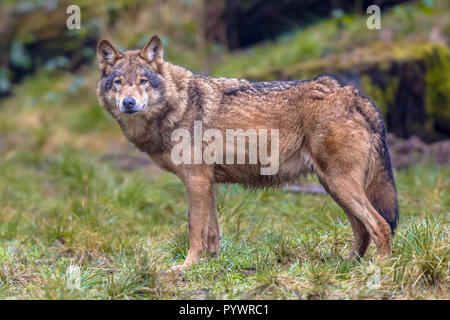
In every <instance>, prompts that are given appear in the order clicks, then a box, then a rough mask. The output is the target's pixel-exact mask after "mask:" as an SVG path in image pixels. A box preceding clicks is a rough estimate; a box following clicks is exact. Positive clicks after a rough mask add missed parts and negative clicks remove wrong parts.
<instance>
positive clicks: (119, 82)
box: [114, 80, 122, 86]
mask: <svg viewBox="0 0 450 320" xmlns="http://www.w3.org/2000/svg"><path fill="white" fill-rule="evenodd" d="M114 84H117V85H118V86H120V85H121V84H122V80H114Z"/></svg>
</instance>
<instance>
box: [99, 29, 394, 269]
mask: <svg viewBox="0 0 450 320" xmlns="http://www.w3.org/2000/svg"><path fill="white" fill-rule="evenodd" d="M97 55H98V59H99V63H100V70H101V72H102V75H101V78H100V80H99V83H98V89H97V94H98V97H99V101H100V103H101V105H102V106H103V107H104V108H105V109H106V110H107V111H108V112H109V113H110V114H111V115H112V116H113V117H114V118H115V119H116V120H117V121H118V123H119V125H120V127H121V129H122V130H123V133H124V135H125V136H126V138H127V139H128V140H129V141H131V142H132V143H133V144H134V145H135V146H136V147H137V148H139V149H140V150H141V151H143V152H146V153H147V154H148V155H149V156H150V157H151V158H152V159H153V161H154V162H155V163H156V164H157V165H158V166H160V167H161V168H163V169H165V170H168V171H170V172H172V173H174V174H176V175H177V176H178V177H179V178H180V179H181V180H182V181H183V183H184V184H185V186H186V190H187V197H188V202H189V210H188V213H189V214H188V215H189V237H190V249H189V253H188V255H187V258H186V261H185V262H184V264H183V265H181V266H177V267H175V268H174V269H176V270H182V269H184V268H187V267H189V266H191V265H192V264H193V263H195V262H197V261H198V260H199V259H200V258H201V256H202V251H203V250H204V249H207V250H208V252H209V253H210V254H212V255H216V254H218V253H219V248H220V229H219V224H218V220H217V213H216V206H215V200H214V184H215V183H239V184H242V185H245V186H249V187H266V186H279V185H283V184H285V183H291V182H293V181H295V180H297V179H298V178H299V177H300V176H301V175H305V174H310V173H315V174H317V176H318V177H319V180H320V181H321V183H322V184H323V185H324V187H325V188H326V190H327V191H328V193H329V194H330V195H331V196H332V197H333V198H334V199H335V201H336V202H337V203H338V204H339V205H340V206H341V207H342V209H343V210H344V211H345V213H346V214H347V216H348V218H349V220H350V223H351V226H352V229H353V232H354V237H355V241H354V244H353V247H352V249H351V251H350V258H353V257H362V256H363V255H364V253H365V252H366V249H367V246H368V245H369V242H370V239H372V240H373V241H374V242H375V244H376V246H377V248H378V250H379V253H380V255H381V256H386V255H388V254H390V252H391V233H393V231H394V229H395V227H396V222H397V219H398V209H397V196H396V189H395V184H394V179H393V175H392V169H391V164H390V158H389V152H388V149H387V145H386V138H385V128H384V124H383V120H382V118H381V116H380V113H379V110H378V109H377V108H376V106H375V105H374V104H373V103H372V102H371V101H370V100H369V99H368V98H366V97H363V96H362V95H360V94H359V93H358V91H357V90H356V89H355V88H353V87H351V86H342V85H340V84H339V83H338V82H337V81H336V80H334V79H333V78H331V77H328V76H320V77H317V78H315V79H312V80H307V81H289V82H281V81H273V82H251V81H247V80H240V79H228V78H210V77H206V76H201V75H197V74H194V73H193V72H191V71H190V70H188V69H186V68H184V67H181V66H177V65H174V64H172V63H170V62H167V61H164V60H163V46H162V43H161V41H160V40H159V38H158V37H157V36H154V37H153V38H152V39H151V40H150V41H149V43H148V44H147V45H146V47H145V48H144V49H142V50H135V51H126V52H119V51H118V50H116V49H115V48H114V47H113V46H112V45H111V44H110V43H109V42H108V41H106V40H101V41H100V43H99V47H98V52H97ZM117 79H119V80H120V81H117ZM142 79H144V80H142ZM119 83H120V84H119ZM130 95H132V96H133V97H135V98H136V100H137V101H142V103H143V104H142V106H143V107H142V108H143V109H142V110H141V111H139V112H137V113H135V114H132V115H130V114H127V113H124V112H121V111H120V110H119V107H118V104H119V103H120V101H121V99H123V97H125V96H130ZM194 121H201V123H202V125H203V130H206V129H208V128H216V129H219V130H221V131H222V132H225V130H226V129H230V128H231V129H235V128H240V129H243V130H247V129H260V128H267V129H278V130H279V170H278V172H277V173H276V174H275V175H261V174H260V167H261V164H260V163H258V164H234V165H231V164H212V165H207V164H205V163H202V164H179V165H176V164H174V163H173V161H172V160H171V150H172V148H173V147H174V145H175V143H176V142H174V141H172V139H171V134H172V132H173V131H174V130H175V129H179V128H185V129H187V130H189V131H190V132H192V130H193V123H194Z"/></svg>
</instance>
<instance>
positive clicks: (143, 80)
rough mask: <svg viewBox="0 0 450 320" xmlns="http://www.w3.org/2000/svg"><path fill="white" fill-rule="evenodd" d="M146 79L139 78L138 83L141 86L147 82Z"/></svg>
mask: <svg viewBox="0 0 450 320" xmlns="http://www.w3.org/2000/svg"><path fill="white" fill-rule="evenodd" d="M147 82H148V81H147V80H145V79H141V81H140V84H141V86H143V85H144V84H147Z"/></svg>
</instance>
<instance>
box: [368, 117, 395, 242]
mask: <svg viewBox="0 0 450 320" xmlns="http://www.w3.org/2000/svg"><path fill="white" fill-rule="evenodd" d="M380 129H382V130H380V131H378V132H377V134H376V135H377V138H378V139H376V140H378V147H377V148H376V156H375V157H374V158H375V161H374V163H373V164H372V174H371V178H370V181H368V183H367V184H366V194H367V197H368V198H369V201H370V203H371V204H372V206H373V207H374V208H375V210H377V211H378V213H379V214H380V215H381V216H382V217H383V218H384V219H385V220H386V222H387V223H388V224H389V225H390V227H391V232H392V235H393V234H394V231H395V228H396V227H397V222H398V217H399V213H398V201H397V190H396V187H395V181H394V175H393V173H392V166H391V158H390V156H389V150H388V147H387V143H386V134H385V130H384V125H383V127H382V128H380Z"/></svg>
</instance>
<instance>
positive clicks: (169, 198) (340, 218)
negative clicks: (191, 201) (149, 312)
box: [0, 71, 450, 299]
mask: <svg viewBox="0 0 450 320" xmlns="http://www.w3.org/2000/svg"><path fill="white" fill-rule="evenodd" d="M95 78H96V73H95V72H92V73H91V72H90V71H89V72H86V73H85V77H84V78H83V81H81V83H79V84H76V83H77V81H78V80H77V79H78V78H77V76H76V75H67V74H51V75H50V74H37V75H36V76H35V77H33V78H30V79H28V80H27V81H26V82H25V83H24V84H23V85H21V86H20V87H17V88H16V91H15V95H14V96H13V97H11V98H9V99H7V100H5V101H3V103H2V106H1V109H0V119H1V121H0V152H1V154H2V157H1V158H0V298H2V299H4V298H13V299H36V298H37V299H44V298H45V299H56V298H63V299H91V298H92V299H174V298H181V299H184V298H195V299H197V298H211V299H224V298H230V299H235V298H236V299H239V298H250V299H254V298H255V299H259V298H268V299H271V298H283V299H284V298H287V299H317V298H321V299H332V298H338V299H355V298H385V299H407V298H419V299H446V298H448V297H449V269H448V266H449V261H448V257H449V249H450V244H449V230H448V219H449V208H450V196H449V189H450V181H449V177H450V169H449V168H448V167H439V166H437V165H435V164H433V163H422V164H419V165H418V166H416V167H414V168H411V169H408V170H403V171H399V172H396V178H397V186H398V192H399V200H400V212H401V219H400V224H399V229H398V231H397V233H396V235H395V238H394V243H393V254H392V257H391V258H389V259H387V260H385V261H380V260H379V259H378V258H377V253H376V250H375V248H374V246H373V245H371V247H370V250H369V252H368V254H367V256H366V257H365V258H364V259H363V260H362V261H359V262H358V261H352V262H349V261H347V260H345V257H346V256H347V254H348V250H349V248H350V246H351V244H352V232H351V228H350V225H349V223H348V221H347V219H346V216H345V215H344V213H343V212H342V211H341V209H340V208H339V207H338V206H337V204H336V203H335V202H334V201H333V200H332V199H331V198H330V197H329V196H327V195H297V194H293V193H290V192H287V191H283V190H279V189H269V190H256V191H252V190H247V189H244V188H242V187H239V186H231V185H218V186H216V192H217V205H218V212H219V220H220V224H221V228H222V233H223V240H222V254H221V256H220V257H219V258H217V259H209V258H207V257H205V259H204V260H202V261H201V262H200V263H199V264H198V265H195V266H194V267H192V268H191V269H189V270H188V271H186V272H185V273H183V274H182V275H180V276H173V275H170V274H168V273H166V271H167V270H168V269H169V268H170V267H171V266H173V265H174V264H179V263H182V261H183V259H184V257H185V256H186V252H187V248H188V241H187V239H188V236H187V213H186V208H187V202H186V197H185V190H184V187H183V185H182V183H181V182H180V181H179V180H178V179H177V178H176V177H175V176H173V175H171V174H167V173H161V172H159V171H158V170H156V169H155V168H154V167H153V166H151V165H150V166H144V167H140V166H139V165H138V166H136V167H137V169H134V170H123V169H122V167H121V166H120V165H118V161H117V160H118V156H114V154H117V153H114V152H115V151H118V150H119V151H120V152H122V154H121V157H122V158H125V159H126V160H127V161H131V162H133V161H135V160H134V159H136V154H137V151H133V150H132V149H131V148H130V149H127V148H128V147H127V143H126V141H125V140H124V138H123V137H122V134H121V132H120V130H119V128H118V126H117V125H116V124H114V122H113V121H112V120H111V119H110V118H109V116H108V115H107V114H106V112H105V111H103V110H102V109H101V108H100V107H99V106H98V105H97V104H96V102H95V101H96V97H95V90H94V89H93V88H94V87H95V82H96V80H95ZM123 150H125V151H123ZM122 158H121V159H122ZM77 275H79V279H80V282H79V283H78V284H79V286H78V284H77V282H76V279H77ZM74 279H75V280H74ZM74 283H75V285H74Z"/></svg>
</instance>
